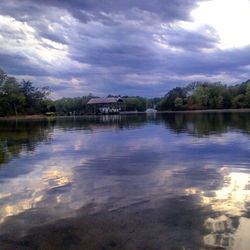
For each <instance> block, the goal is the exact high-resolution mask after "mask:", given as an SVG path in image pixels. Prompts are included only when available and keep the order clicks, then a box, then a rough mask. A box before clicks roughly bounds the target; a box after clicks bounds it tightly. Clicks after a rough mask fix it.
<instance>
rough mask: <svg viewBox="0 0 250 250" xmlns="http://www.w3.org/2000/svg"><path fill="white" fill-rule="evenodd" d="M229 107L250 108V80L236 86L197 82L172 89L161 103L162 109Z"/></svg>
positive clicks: (160, 107)
mask: <svg viewBox="0 0 250 250" xmlns="http://www.w3.org/2000/svg"><path fill="white" fill-rule="evenodd" d="M229 108H250V80H248V81H247V82H243V83H241V84H237V85H234V86H227V85H222V84H221V83H207V82H195V83H192V84H189V85H187V86H186V87H183V88H180V87H177V88H174V89H172V90H170V91H169V92H168V93H167V94H166V95H165V97H164V98H163V99H162V101H161V102H160V105H159V109H160V110H200V109H201V110H202V109H229Z"/></svg>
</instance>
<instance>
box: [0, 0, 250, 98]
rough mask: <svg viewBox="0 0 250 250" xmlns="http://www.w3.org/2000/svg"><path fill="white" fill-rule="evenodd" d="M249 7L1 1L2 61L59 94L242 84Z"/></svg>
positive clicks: (190, 2)
mask: <svg viewBox="0 0 250 250" xmlns="http://www.w3.org/2000/svg"><path fill="white" fill-rule="evenodd" d="M249 13H250V1H249V0H207V1H206V0H146V1H145V0H71V1H70V0H22V1H20V0H1V2H0V67H1V68H2V69H3V70H5V71H6V72H7V73H8V74H11V75H14V76H16V77H17V78H18V79H30V80H31V81H33V82H34V84H35V85H37V86H49V87H50V89H51V90H52V96H53V97H54V98H58V97H62V96H69V97H72V96H82V95H87V94H89V93H93V94H95V95H100V96H105V95H107V94H121V95H142V96H147V97H153V96H163V95H164V94H165V93H166V92H167V91H168V90H170V89H171V88H173V87H175V86H183V85H186V84H188V83H190V82H192V81H197V80H208V81H221V82H223V83H228V84H232V83H239V82H241V81H244V80H247V79H248V78H250V71H249V69H250V29H249V24H250V14H249Z"/></svg>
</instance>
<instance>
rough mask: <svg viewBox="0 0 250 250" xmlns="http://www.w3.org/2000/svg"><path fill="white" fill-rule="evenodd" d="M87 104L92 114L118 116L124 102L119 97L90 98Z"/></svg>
mask: <svg viewBox="0 0 250 250" xmlns="http://www.w3.org/2000/svg"><path fill="white" fill-rule="evenodd" d="M87 104H88V106H89V107H90V110H91V113H94V114H118V113H119V112H120V111H121V110H122V107H123V105H124V101H123V100H122V98H120V97H107V98H92V99H90V100H89V101H88V103H87Z"/></svg>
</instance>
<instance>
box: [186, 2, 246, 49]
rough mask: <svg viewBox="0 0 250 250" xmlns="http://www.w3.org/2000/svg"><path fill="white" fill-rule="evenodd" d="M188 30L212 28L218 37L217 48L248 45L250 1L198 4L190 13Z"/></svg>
mask: <svg viewBox="0 0 250 250" xmlns="http://www.w3.org/2000/svg"><path fill="white" fill-rule="evenodd" d="M191 16H192V18H193V22H192V24H185V26H186V27H189V28H198V27H200V26H204V25H209V26H212V27H213V28H214V29H215V31H216V32H217V33H218V35H219V37H220V42H219V47H220V48H221V49H228V48H234V47H236V48H237V47H243V46H247V45H249V44H250V29H249V28H248V26H249V24H250V1H249V0H237V1H236V0H214V1H205V2H200V3H199V7H198V8H196V9H194V10H193V11H192V12H191Z"/></svg>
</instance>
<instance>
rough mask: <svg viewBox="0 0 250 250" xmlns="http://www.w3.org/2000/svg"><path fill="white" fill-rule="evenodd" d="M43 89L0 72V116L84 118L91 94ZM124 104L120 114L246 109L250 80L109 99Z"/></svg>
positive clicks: (249, 101)
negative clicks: (53, 93) (59, 94)
mask: <svg viewBox="0 0 250 250" xmlns="http://www.w3.org/2000/svg"><path fill="white" fill-rule="evenodd" d="M48 95H49V91H48V89H47V88H36V87H34V86H33V84H32V82H30V81H25V80H22V81H21V82H18V81H17V80H16V78H14V77H10V76H8V75H7V74H6V73H5V72H4V71H3V70H1V69H0V116H11V115H33V114H46V115H48V116H53V115H84V114H89V113H90V109H89V107H88V105H87V103H88V101H89V100H90V99H91V98H92V97H94V96H93V95H92V94H89V95H87V96H82V97H75V98H61V99H58V100H54V101H53V100H50V99H48ZM108 97H120V98H122V99H123V101H124V107H123V111H145V110H146V109H147V108H156V109H158V110H162V111H164V110H173V111H176V110H206V109H244V108H250V80H248V81H246V82H243V83H241V84H237V85H233V86H228V85H223V84H221V83H207V82H195V83H191V84H189V85H187V86H185V87H182V88H181V87H176V88H174V89H172V90H170V91H169V92H168V93H167V94H166V95H165V96H164V97H163V98H151V99H149V98H144V97H140V96H123V97H121V96H113V95H108Z"/></svg>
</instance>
